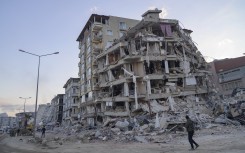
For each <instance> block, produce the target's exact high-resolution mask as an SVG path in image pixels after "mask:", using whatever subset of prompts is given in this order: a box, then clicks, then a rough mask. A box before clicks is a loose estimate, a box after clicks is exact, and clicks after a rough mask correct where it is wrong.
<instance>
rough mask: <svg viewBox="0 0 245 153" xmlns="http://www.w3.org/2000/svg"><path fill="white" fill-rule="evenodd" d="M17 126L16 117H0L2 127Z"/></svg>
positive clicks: (0, 126)
mask: <svg viewBox="0 0 245 153" xmlns="http://www.w3.org/2000/svg"><path fill="white" fill-rule="evenodd" d="M15 126H16V118H15V117H0V128H4V127H9V128H13V127H15Z"/></svg>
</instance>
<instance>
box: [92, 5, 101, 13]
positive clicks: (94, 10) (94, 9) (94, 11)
mask: <svg viewBox="0 0 245 153" xmlns="http://www.w3.org/2000/svg"><path fill="white" fill-rule="evenodd" d="M98 12H99V8H98V7H97V6H94V7H92V8H90V13H91V14H96V13H98Z"/></svg>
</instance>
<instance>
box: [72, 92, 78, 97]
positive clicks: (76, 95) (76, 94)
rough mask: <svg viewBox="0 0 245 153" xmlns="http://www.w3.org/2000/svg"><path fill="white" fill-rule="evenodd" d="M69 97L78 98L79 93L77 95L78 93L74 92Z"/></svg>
mask: <svg viewBox="0 0 245 153" xmlns="http://www.w3.org/2000/svg"><path fill="white" fill-rule="evenodd" d="M71 96H72V97H78V96H79V93H78V92H76V93H71Z"/></svg>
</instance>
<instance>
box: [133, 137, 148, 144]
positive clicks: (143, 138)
mask: <svg viewBox="0 0 245 153" xmlns="http://www.w3.org/2000/svg"><path fill="white" fill-rule="evenodd" d="M134 138H135V139H136V141H138V142H141V143H147V142H148V141H147V140H146V139H145V137H144V136H135V137H134Z"/></svg>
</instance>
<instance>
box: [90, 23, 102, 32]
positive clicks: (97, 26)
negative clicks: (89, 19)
mask: <svg viewBox="0 0 245 153" xmlns="http://www.w3.org/2000/svg"><path fill="white" fill-rule="evenodd" d="M102 28H103V26H102V23H99V22H94V24H93V25H92V31H94V32H95V31H99V30H101V29H102Z"/></svg>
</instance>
